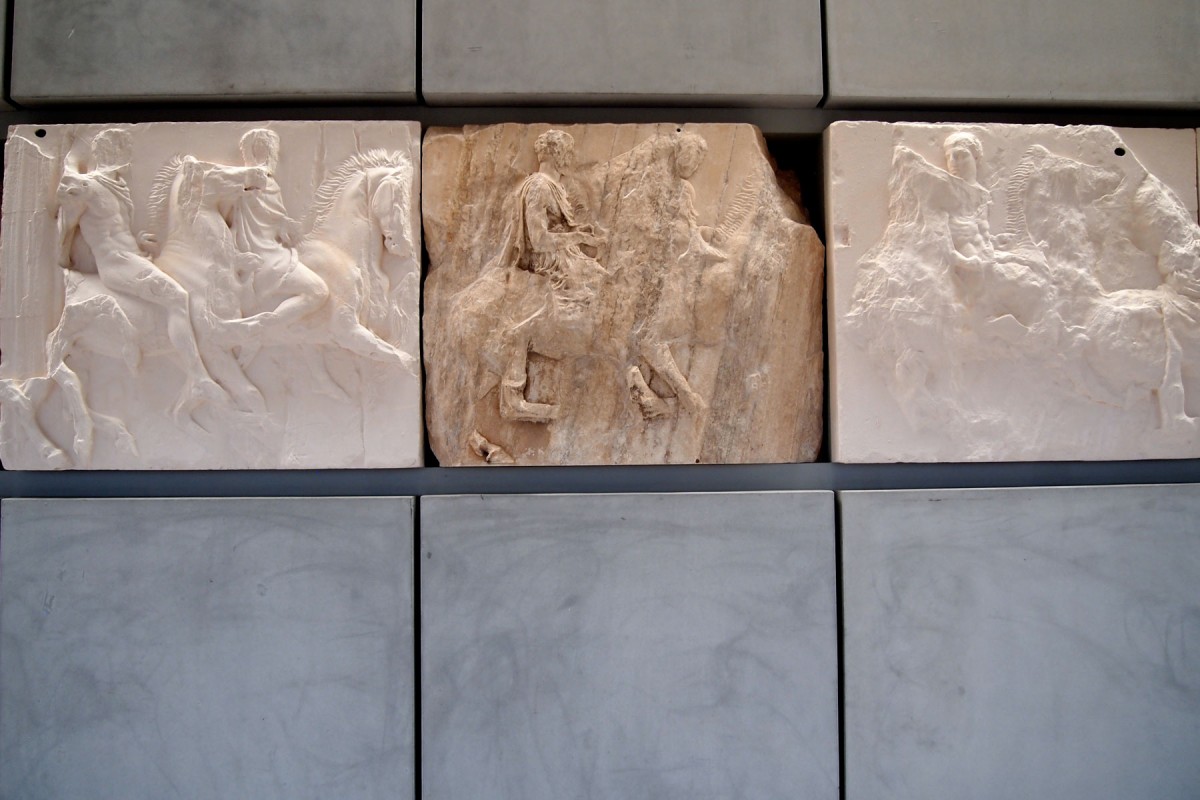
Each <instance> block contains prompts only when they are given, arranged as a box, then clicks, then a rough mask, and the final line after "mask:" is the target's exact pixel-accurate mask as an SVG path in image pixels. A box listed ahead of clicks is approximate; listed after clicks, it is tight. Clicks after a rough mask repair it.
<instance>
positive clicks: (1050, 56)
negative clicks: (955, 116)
mask: <svg viewBox="0 0 1200 800" xmlns="http://www.w3.org/2000/svg"><path fill="white" fill-rule="evenodd" d="M825 14H826V31H827V33H826V36H827V49H828V54H829V56H828V58H829V98H828V100H827V103H826V105H827V106H830V107H845V106H860V107H861V106H872V105H880V106H888V105H901V106H913V105H922V104H924V105H977V104H985V105H1055V106H1061V105H1084V106H1109V105H1119V106H1173V107H1174V106H1187V107H1193V108H1194V107H1196V106H1197V105H1200V60H1198V59H1196V57H1195V51H1196V43H1197V42H1198V41H1200V5H1198V4H1197V3H1195V2H1194V0H1158V2H1155V3H1152V4H1149V5H1146V4H1138V3H1126V2H1121V0H1059V1H1058V2H1053V3H1003V2H1001V3H997V2H988V0H971V1H970V2H962V0H907V2H904V3H875V2H871V0H828V2H827V3H826V4H825Z"/></svg>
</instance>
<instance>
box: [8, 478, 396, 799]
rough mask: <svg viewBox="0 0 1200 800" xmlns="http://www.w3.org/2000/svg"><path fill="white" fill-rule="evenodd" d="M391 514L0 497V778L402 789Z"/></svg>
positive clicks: (279, 790) (41, 782)
mask: <svg viewBox="0 0 1200 800" xmlns="http://www.w3.org/2000/svg"><path fill="white" fill-rule="evenodd" d="M412 515H413V501H412V499H411V498H355V499H345V498H321V499H278V500H276V499H270V500H248V499H222V500H5V501H4V502H3V523H2V524H3V540H2V545H0V571H2V574H3V581H2V582H0V751H2V752H3V756H4V757H3V766H2V768H0V795H2V796H4V797H14V798H15V797H114V798H115V797H121V798H135V797H136V798H165V797H189V798H205V799H208V798H211V799H212V800H218V799H219V798H232V797H254V798H279V799H280V800H285V799H286V800H291V799H292V798H300V797H338V798H364V799H365V798H378V799H380V800H382V798H411V797H413V796H414V791H413V775H414V719H413V708H414V663H413V650H414V648H413V594H412V592H413V580H412V568H413V565H412V553H413V548H412V544H413V542H412V535H413V524H412Z"/></svg>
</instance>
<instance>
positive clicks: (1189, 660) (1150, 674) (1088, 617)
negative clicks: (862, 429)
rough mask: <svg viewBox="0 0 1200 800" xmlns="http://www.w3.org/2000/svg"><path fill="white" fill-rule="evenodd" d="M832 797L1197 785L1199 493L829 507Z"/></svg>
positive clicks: (1143, 792)
mask: <svg viewBox="0 0 1200 800" xmlns="http://www.w3.org/2000/svg"><path fill="white" fill-rule="evenodd" d="M839 501H840V503H841V510H842V514H841V535H842V568H843V573H842V597H843V620H844V629H845V640H844V659H845V697H846V710H845V714H846V717H845V726H846V727H845V735H846V745H845V746H846V750H845V754H844V758H845V767H846V797H847V798H848V799H849V800H862V799H863V798H879V797H889V798H896V800H907V799H908V798H912V799H913V800H917V798H922V799H923V798H930V797H972V798H977V800H991V798H996V800H1000V799H1001V798H1012V797H1061V798H1064V800H1076V798H1078V800H1093V798H1126V797H1155V798H1166V799H1168V800H1185V798H1193V797H1195V796H1196V792H1197V787H1200V760H1197V758H1196V753H1197V752H1200V659H1197V658H1196V642H1197V641H1200V594H1198V593H1197V590H1196V576H1197V575H1200V528H1198V527H1197V524H1196V521H1197V519H1200V486H1195V485H1192V486H1137V487H1111V488H1107V487H1106V488H1093V487H1083V488H1059V489H1020V490H1011V489H993V490H979V491H976V490H971V491H936V492H931V491H913V492H845V493H842V494H841V495H839Z"/></svg>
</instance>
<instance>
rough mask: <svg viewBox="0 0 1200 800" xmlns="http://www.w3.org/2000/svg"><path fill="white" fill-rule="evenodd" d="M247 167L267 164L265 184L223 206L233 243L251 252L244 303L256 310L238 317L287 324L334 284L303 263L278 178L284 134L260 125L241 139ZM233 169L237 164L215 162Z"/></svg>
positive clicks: (252, 324) (253, 324) (252, 325)
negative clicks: (280, 136) (329, 284)
mask: <svg viewBox="0 0 1200 800" xmlns="http://www.w3.org/2000/svg"><path fill="white" fill-rule="evenodd" d="M239 149H240V150H241V154H242V160H243V163H244V164H245V168H246V169H252V170H253V169H257V170H262V171H263V173H264V176H263V178H262V180H261V181H260V182H259V183H260V185H257V186H255V185H249V184H248V185H247V187H246V191H244V192H241V193H240V194H237V195H234V196H233V199H232V201H231V202H230V203H228V204H226V205H225V206H224V207H222V208H221V209H220V210H221V212H222V215H223V216H224V217H225V219H226V222H227V223H228V224H229V227H230V230H232V232H233V244H234V247H235V248H236V249H237V251H238V252H239V253H242V254H245V255H246V256H248V258H247V263H248V264H249V268H250V274H249V275H244V276H242V277H243V280H244V281H245V285H246V292H245V293H244V294H245V297H244V300H243V308H244V309H245V310H250V311H251V312H252V313H251V314H250V315H248V316H247V317H245V318H244V319H242V320H238V322H239V323H241V324H242V326H243V327H244V328H246V329H248V330H249V331H251V332H257V331H258V330H259V329H261V328H262V327H263V326H266V325H271V326H274V325H287V324H289V323H292V322H295V321H296V320H298V319H300V318H301V317H304V316H306V315H308V314H310V313H312V312H313V311H315V310H316V309H318V308H320V307H321V305H322V304H323V303H325V301H326V300H327V299H328V298H329V287H328V286H327V285H326V284H325V281H323V280H322V279H321V278H320V277H319V276H318V275H317V274H316V273H315V272H313V271H312V270H311V269H309V268H308V266H306V265H305V264H303V263H302V262H301V261H300V259H299V257H298V256H297V253H296V249H295V247H296V245H297V244H299V231H300V225H299V223H297V222H296V221H295V220H293V219H292V218H291V217H289V216H288V214H287V210H286V208H285V207H284V205H283V193H282V191H281V190H280V188H279V184H278V182H276V180H275V170H276V169H277V168H278V165H279V135H278V134H276V133H275V132H274V131H272V130H270V129H269V128H255V129H254V130H251V131H248V132H247V133H246V134H244V135H243V136H242V138H241V141H240V142H239ZM214 169H216V170H224V171H227V172H229V173H231V174H240V173H239V170H237V169H236V168H222V167H214Z"/></svg>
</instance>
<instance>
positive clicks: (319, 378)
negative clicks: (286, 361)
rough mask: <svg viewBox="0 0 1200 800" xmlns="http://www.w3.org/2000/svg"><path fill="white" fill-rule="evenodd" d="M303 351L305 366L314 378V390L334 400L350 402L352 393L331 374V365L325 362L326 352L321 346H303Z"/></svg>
mask: <svg viewBox="0 0 1200 800" xmlns="http://www.w3.org/2000/svg"><path fill="white" fill-rule="evenodd" d="M301 352H302V353H303V355H302V356H301V357H302V358H303V359H304V363H305V366H307V367H308V374H309V376H310V377H312V379H313V390H314V391H317V392H320V393H321V394H323V395H325V396H326V397H332V398H333V399H334V400H340V401H344V402H350V395H349V394H348V393H347V392H346V390H345V389H343V388H342V386H341V384H339V383H338V382H337V381H335V380H334V379H333V376H332V375H330V374H329V367H328V366H326V364H325V353H324V351H322V350H321V348H320V346H311V347H309V346H305V347H302V348H301Z"/></svg>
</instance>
